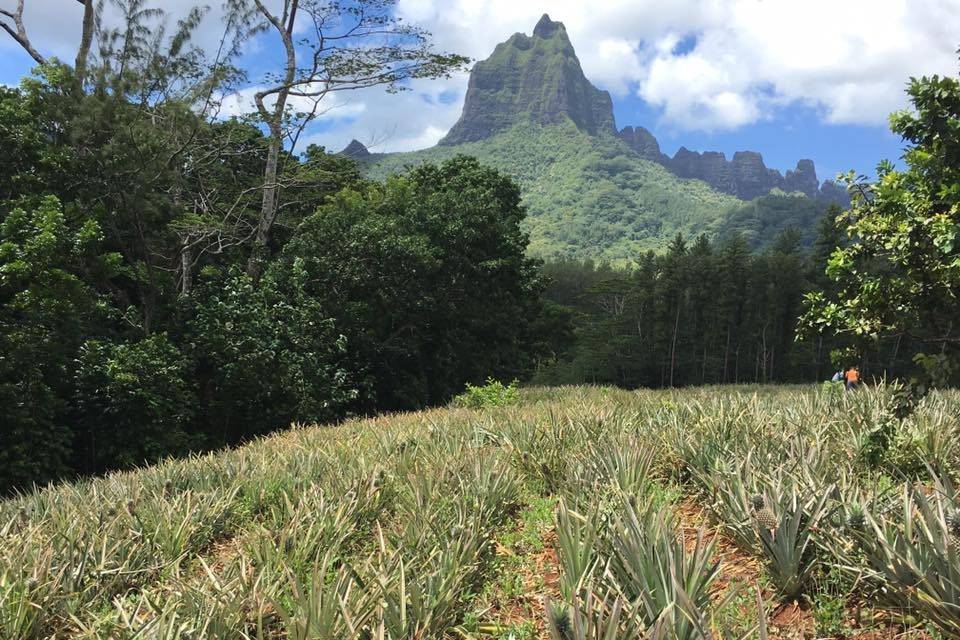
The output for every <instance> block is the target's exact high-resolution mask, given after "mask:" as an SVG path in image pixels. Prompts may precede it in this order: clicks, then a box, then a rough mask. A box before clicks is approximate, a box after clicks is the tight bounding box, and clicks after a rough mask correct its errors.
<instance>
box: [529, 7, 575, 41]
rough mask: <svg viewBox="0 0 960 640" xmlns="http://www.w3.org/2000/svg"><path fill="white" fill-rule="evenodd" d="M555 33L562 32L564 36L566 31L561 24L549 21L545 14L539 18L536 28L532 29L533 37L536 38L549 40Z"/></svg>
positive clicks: (548, 16) (547, 15)
mask: <svg viewBox="0 0 960 640" xmlns="http://www.w3.org/2000/svg"><path fill="white" fill-rule="evenodd" d="M557 32H562V33H563V34H564V35H566V33H567V30H566V28H565V27H564V26H563V23H562V22H554V21H553V20H551V19H550V15H549V14H546V13H545V14H543V17H542V18H540V22H538V23H537V26H536V27H534V28H533V35H534V37H537V38H550V37H553V34H555V33H557Z"/></svg>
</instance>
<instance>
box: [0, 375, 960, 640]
mask: <svg viewBox="0 0 960 640" xmlns="http://www.w3.org/2000/svg"><path fill="white" fill-rule="evenodd" d="M472 391H473V393H472V395H471V396H470V399H469V401H461V402H459V403H455V404H453V405H451V406H449V407H445V408H439V409H433V410H429V411H422V412H416V413H406V414H396V415H385V416H380V417H376V418H370V419H364V420H354V421H350V422H345V423H343V424H340V425H337V426H327V427H325V426H297V427H295V428H293V429H291V430H288V431H285V432H283V433H280V434H277V435H275V436H272V437H269V438H264V439H261V440H258V441H255V442H253V443H251V444H248V445H246V446H244V447H241V448H238V449H235V450H231V451H225V452H219V453H214V454H206V455H202V456H195V457H192V458H189V459H182V460H171V461H168V462H164V463H162V464H158V465H156V466H151V467H148V468H144V469H141V470H137V471H132V472H123V473H115V474H111V475H109V476H106V477H102V478H96V479H89V480H83V481H79V482H76V483H74V484H63V485H58V486H51V487H48V488H45V489H42V490H38V491H36V492H34V493H30V494H26V495H20V496H16V497H14V498H11V499H8V500H5V501H3V502H2V503H0V637H2V638H4V639H14V638H16V639H21V638H22V639H28V638H91V639H92V638H115V639H117V640H120V639H128V638H129V639H133V638H144V639H164V640H166V639H169V640H173V639H175V638H177V639H179V638H196V639H199V638H218V639H219V638H225V639H237V640H240V639H274V638H277V639H279V638H284V639H290V640H308V639H328V638H329V639H342V638H370V639H375V638H376V639H385V638H393V639H401V638H402V639H427V638H431V639H433V638H435V639H442V638H463V639H469V638H475V639H480V638H501V639H507V638H513V639H516V640H523V639H533V638H552V639H555V640H588V639H591V640H593V639H596V640H601V639H609V640H615V639H622V638H626V639H633V638H636V639H640V638H649V639H682V640H687V639H697V638H735V639H740V638H862V639H864V640H866V639H868V638H869V639H879V638H895V637H896V638H917V639H919V638H955V637H958V636H960V516H958V507H960V497H958V491H957V486H956V485H955V483H956V481H957V477H956V470H957V469H958V462H960V437H958V436H960V419H958V415H960V394H958V393H956V392H937V393H934V394H931V395H929V396H927V397H926V398H925V399H924V400H923V401H922V402H921V403H920V405H919V406H918V407H917V408H916V409H915V410H914V411H912V412H906V411H904V410H903V406H902V403H901V401H900V400H899V398H900V395H899V393H898V391H897V389H895V388H890V387H882V386H881V387H876V388H865V389H861V390H860V391H858V392H855V393H845V392H843V391H842V390H840V389H839V388H837V387H836V386H827V385H824V386H823V387H814V386H807V387H775V386H765V387H722V388H721V387H712V388H698V389H686V390H668V391H636V392H629V391H622V390H615V389H608V388H600V387H567V388H530V389H523V390H520V391H519V393H516V392H515V390H513V389H512V388H504V387H499V388H498V389H493V390H491V389H487V390H486V391H484V390H483V388H481V389H476V388H473V389H472Z"/></svg>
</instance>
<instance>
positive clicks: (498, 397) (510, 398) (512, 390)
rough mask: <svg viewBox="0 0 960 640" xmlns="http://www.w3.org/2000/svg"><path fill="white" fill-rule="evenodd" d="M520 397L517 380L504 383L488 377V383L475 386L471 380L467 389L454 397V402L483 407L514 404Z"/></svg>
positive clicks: (474, 407) (471, 406) (460, 405)
mask: <svg viewBox="0 0 960 640" xmlns="http://www.w3.org/2000/svg"><path fill="white" fill-rule="evenodd" d="M518 397H519V390H518V389H517V381H516V380H514V381H513V382H511V383H510V384H508V385H504V384H503V383H502V382H500V381H499V380H494V379H493V378H487V384H485V385H482V386H479V387H475V386H473V385H472V384H470V383H469V382H468V383H467V389H466V391H464V392H463V393H461V394H460V395H459V396H457V397H456V398H454V400H453V404H454V406H457V407H466V408H467V409H483V408H484V407H502V406H505V405H508V404H513V403H514V402H516V401H517V398H518Z"/></svg>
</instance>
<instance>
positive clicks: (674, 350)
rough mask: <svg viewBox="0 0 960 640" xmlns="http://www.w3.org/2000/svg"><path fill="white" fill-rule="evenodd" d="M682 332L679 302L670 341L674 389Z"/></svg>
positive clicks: (671, 378) (671, 383)
mask: <svg viewBox="0 0 960 640" xmlns="http://www.w3.org/2000/svg"><path fill="white" fill-rule="evenodd" d="M679 330H680V303H679V302H677V315H676V317H675V318H674V320H673V339H672V340H671V341H670V387H671V388H672V387H673V370H674V367H675V366H676V364H677V332H678V331H679Z"/></svg>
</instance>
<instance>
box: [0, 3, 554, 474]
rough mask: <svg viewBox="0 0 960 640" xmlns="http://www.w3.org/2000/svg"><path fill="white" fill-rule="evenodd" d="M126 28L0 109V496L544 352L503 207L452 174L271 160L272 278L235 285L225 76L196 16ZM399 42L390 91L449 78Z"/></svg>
mask: <svg viewBox="0 0 960 640" xmlns="http://www.w3.org/2000/svg"><path fill="white" fill-rule="evenodd" d="M382 4H383V3H376V2H374V3H371V7H373V5H377V6H376V7H374V8H376V9H377V11H378V12H380V13H382V11H381V10H383V8H384V6H385V5H384V6H381V5H382ZM120 8H121V10H122V12H123V14H124V20H125V25H124V28H121V29H119V30H117V31H113V30H107V29H105V28H101V27H100V26H98V27H97V29H96V31H97V33H96V34H95V35H96V38H97V41H98V43H99V51H98V52H97V55H96V56H94V57H92V58H91V64H90V65H89V66H88V68H87V73H86V74H85V75H84V77H83V78H80V77H78V76H77V75H76V74H75V73H74V70H72V69H70V68H69V67H68V66H66V65H63V64H60V63H58V62H53V63H51V64H48V65H41V66H40V67H38V69H37V71H36V73H35V75H34V76H31V77H29V78H26V79H25V80H24V81H23V82H22V83H21V86H20V88H18V89H10V88H2V89H0V147H2V148H4V149H7V150H9V151H10V153H11V154H12V155H10V156H9V157H8V156H5V157H4V158H3V160H0V348H2V352H0V401H2V402H3V403H4V405H5V406H6V407H8V410H7V411H6V412H5V415H4V417H3V419H2V420H3V424H2V427H3V428H2V429H0V467H2V469H0V493H7V492H9V491H11V490H14V489H17V488H25V487H28V486H29V485H30V483H32V482H41V483H43V482H47V481H50V480H55V479H58V478H60V477H63V476H68V475H71V474H75V473H101V472H105V471H109V470H111V469H116V468H121V467H129V466H131V465H137V464H141V463H143V462H145V461H153V460H157V459H159V458H161V457H164V456H167V455H183V454H186V453H189V452H191V451H195V450H203V449H207V448H213V447H221V446H224V445H232V444H236V443H238V442H243V441H246V440H249V439H252V438H255V437H257V436H259V435H263V434H266V433H269V432H271V431H273V430H275V429H278V428H282V427H285V426H287V425H289V424H290V422H291V421H334V420H337V419H340V418H342V417H344V416H345V415H348V414H350V413H354V412H374V411H379V410H383V409H399V408H419V407H423V406H426V405H428V404H439V403H444V402H446V401H448V400H449V399H450V398H451V397H453V395H455V394H456V393H457V392H459V391H460V390H462V388H463V384H464V383H465V382H466V381H475V380H482V379H483V378H484V377H485V376H487V375H494V376H498V377H503V378H504V379H511V378H514V377H520V376H523V375H526V374H527V372H529V370H530V369H531V368H532V367H533V365H534V363H535V362H537V361H539V360H540V359H541V358H542V357H543V354H548V353H549V352H550V350H552V349H553V350H555V349H556V348H557V347H556V346H554V345H555V344H556V341H554V340H552V338H551V337H550V336H544V335H542V334H538V332H540V331H541V330H543V329H544V328H549V329H550V330H554V329H556V330H557V331H562V330H563V328H564V327H565V326H566V325H565V324H564V322H565V317H564V316H563V314H559V313H553V314H550V313H546V312H544V311H543V307H542V305H541V303H540V300H539V295H540V291H541V288H542V286H541V283H540V280H539V276H538V274H537V264H536V263H535V262H534V261H533V260H531V259H529V258H527V257H526V255H525V250H526V245H527V241H528V239H527V236H526V235H525V234H524V233H523V232H522V231H521V229H520V224H521V222H522V220H523V218H524V215H525V213H524V210H523V209H522V208H521V207H520V205H519V191H518V189H517V187H516V185H515V184H514V183H513V182H512V181H511V180H510V179H509V178H507V177H505V176H503V175H501V174H499V173H497V172H496V171H494V170H492V169H489V168H485V167H482V166H480V165H479V164H477V163H476V162H473V161H469V160H465V159H458V160H453V161H451V162H448V163H445V164H444V165H443V166H439V167H422V168H421V169H419V170H418V171H416V172H412V173H410V174H409V175H406V176H403V177H398V178H396V179H395V180H392V181H391V184H390V185H389V186H381V185H371V184H369V183H367V182H366V181H365V180H364V179H363V178H362V177H361V176H360V174H359V171H358V170H357V167H356V165H355V164H354V163H353V162H352V161H351V160H350V159H348V158H344V157H340V156H335V155H331V154H328V153H326V152H325V151H324V150H323V149H322V148H319V147H315V146H311V147H308V148H307V150H306V152H305V153H304V155H303V156H302V157H295V156H293V155H292V154H289V153H285V152H282V153H281V154H280V157H279V166H280V171H279V174H278V176H277V180H278V182H279V183H280V184H281V189H280V196H279V201H278V203H277V206H278V210H279V211H280V212H281V214H282V215H281V218H280V219H279V220H278V223H277V225H276V231H275V233H273V234H272V237H271V242H270V246H269V247H267V249H268V250H267V251H265V253H267V254H270V256H272V257H271V258H270V259H269V260H266V261H265V262H264V264H262V265H259V266H262V270H261V272H260V273H258V274H257V275H258V276H260V277H258V278H253V279H251V278H249V277H247V276H246V275H242V274H241V270H242V268H243V265H244V263H246V262H247V258H248V257H249V256H250V255H251V252H252V250H253V244H254V239H253V238H254V236H253V235H252V234H251V229H252V228H255V227H256V223H257V220H258V217H259V215H260V207H261V203H262V200H263V167H264V160H265V158H266V156H267V154H268V151H269V140H268V139H267V138H266V137H265V136H264V134H263V133H262V132H261V131H260V130H259V129H258V128H257V127H256V126H254V125H252V124H250V123H249V122H245V121H242V120H227V121H223V120H219V119H218V118H215V117H212V116H213V114H214V112H215V107H216V100H215V99H214V97H215V96H217V95H221V94H227V93H229V89H230V88H231V87H230V83H231V81H232V80H233V79H235V73H234V71H235V70H234V69H233V68H232V67H231V65H230V64H229V60H226V61H225V60H224V59H222V58H221V59H218V60H217V61H215V62H212V61H208V60H206V59H205V58H204V55H203V53H202V52H201V51H200V50H199V49H198V48H196V47H194V46H193V45H191V44H190V34H191V32H192V30H193V29H194V28H195V27H196V26H197V24H198V23H199V20H200V17H201V15H202V11H201V10H199V9H197V10H194V11H191V12H190V13H189V14H188V15H187V16H185V17H184V19H183V20H182V21H180V22H178V23H177V25H176V28H175V29H172V30H171V31H169V32H167V31H166V30H165V28H164V26H163V22H164V21H163V15H162V12H161V11H158V10H156V9H154V8H152V7H150V6H149V3H147V2H144V1H142V0H131V1H130V2H121V3H120ZM316 9H317V10H318V11H321V10H322V11H325V12H328V15H333V14H334V13H336V12H338V11H342V12H345V13H347V14H351V18H354V19H365V20H368V21H369V20H374V21H377V20H380V19H387V18H389V16H387V18H384V17H383V16H380V13H378V14H377V15H378V16H380V17H379V18H378V17H373V16H370V15H368V16H366V17H365V18H360V17H359V14H358V15H352V13H353V11H352V9H347V8H344V7H341V6H339V5H336V4H334V5H331V6H329V7H317V8H316ZM391 20H392V19H391ZM246 26H249V25H246ZM243 28H244V25H239V24H238V23H233V22H231V23H230V24H228V25H227V29H228V32H229V33H228V35H227V36H226V40H225V42H224V47H225V49H224V50H223V52H226V51H227V50H230V51H233V53H236V50H235V45H236V44H238V41H236V38H238V37H239V38H241V40H242V36H241V35H239V34H238V32H235V31H236V30H237V29H240V30H241V31H242V30H243ZM397 29H398V30H397V32H396V34H395V35H396V36H397V38H399V40H404V38H406V41H407V43H408V44H410V47H409V48H404V47H400V48H397V47H398V46H400V45H399V44H398V45H397V46H388V47H385V48H383V49H380V50H378V51H377V52H376V53H375V57H376V58H377V60H380V61H381V62H383V61H384V60H387V59H390V58H391V56H395V55H409V56H411V57H410V58H409V59H410V60H412V61H417V62H418V63H423V65H422V67H421V68H419V69H416V70H411V69H401V70H398V71H397V70H395V71H396V75H395V78H396V80H398V81H399V80H400V79H402V78H403V77H424V76H432V75H436V74H442V73H443V72H444V71H445V70H447V69H449V68H451V67H452V66H456V65H458V64H460V63H461V62H462V59H461V58H459V57H457V56H436V55H434V54H432V53H430V52H429V50H428V43H427V41H426V34H423V33H422V32H420V31H418V30H416V29H412V30H411V29H409V28H407V27H404V26H403V25H399V26H398V27H397ZM147 34H150V35H149V37H148V35H147ZM223 52H222V53H223ZM404 52H406V53H404ZM228 57H229V55H228ZM327 62H328V63H330V64H333V65H335V66H336V67H337V69H338V71H342V72H345V73H350V69H353V70H354V71H357V70H358V69H361V68H368V69H369V67H366V66H365V65H367V64H370V63H371V60H367V61H366V62H363V61H359V60H357V61H354V62H357V63H358V64H360V66H359V67H357V66H354V65H353V63H351V62H350V61H349V60H347V59H340V60H339V61H337V60H334V59H328V60H327ZM387 83H388V84H389V81H388V82H387ZM554 311H555V310H554Z"/></svg>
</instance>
